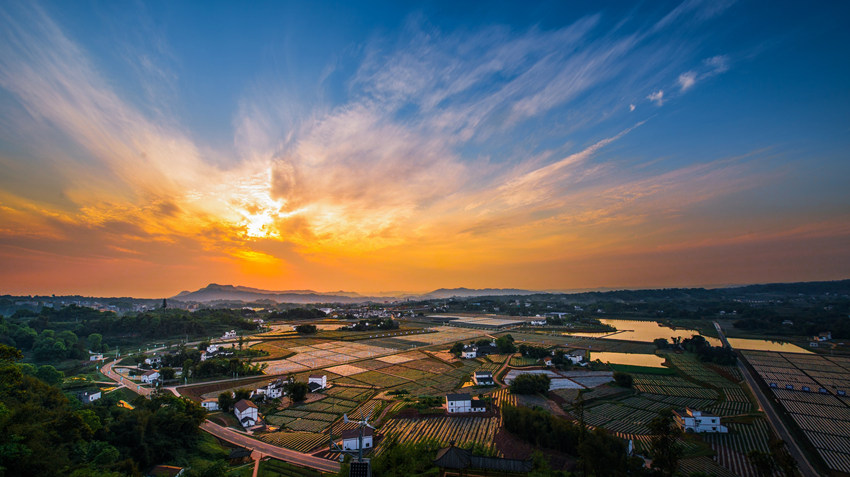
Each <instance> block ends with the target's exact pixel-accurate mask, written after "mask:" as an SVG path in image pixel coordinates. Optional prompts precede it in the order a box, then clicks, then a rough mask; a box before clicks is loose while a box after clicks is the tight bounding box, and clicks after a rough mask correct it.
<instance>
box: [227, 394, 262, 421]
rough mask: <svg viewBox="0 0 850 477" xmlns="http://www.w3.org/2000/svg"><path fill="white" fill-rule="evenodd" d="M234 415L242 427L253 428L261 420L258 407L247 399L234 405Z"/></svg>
mask: <svg viewBox="0 0 850 477" xmlns="http://www.w3.org/2000/svg"><path fill="white" fill-rule="evenodd" d="M233 414H235V415H236V419H237V420H238V421H239V423H240V424H242V427H252V426H254V425H256V424H257V421H259V420H260V418H259V410H258V409H257V405H256V404H254V403H252V402H251V401H249V400H247V399H241V400H239V402H237V403H236V404H234V405H233Z"/></svg>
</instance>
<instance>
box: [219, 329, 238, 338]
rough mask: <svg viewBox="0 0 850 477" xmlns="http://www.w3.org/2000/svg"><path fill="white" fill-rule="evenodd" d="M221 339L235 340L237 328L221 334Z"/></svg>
mask: <svg viewBox="0 0 850 477" xmlns="http://www.w3.org/2000/svg"><path fill="white" fill-rule="evenodd" d="M221 339H223V340H234V339H236V330H230V331H227V332H225V333H224V334H223V335H222V336H221Z"/></svg>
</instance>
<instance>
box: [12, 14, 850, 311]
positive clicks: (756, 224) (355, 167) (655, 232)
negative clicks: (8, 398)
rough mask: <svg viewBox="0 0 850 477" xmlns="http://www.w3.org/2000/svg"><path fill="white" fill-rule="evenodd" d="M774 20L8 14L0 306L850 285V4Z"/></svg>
mask: <svg viewBox="0 0 850 477" xmlns="http://www.w3.org/2000/svg"><path fill="white" fill-rule="evenodd" d="M759 7H760V6H759V5H753V4H746V3H743V2H734V1H720V2H716V1H704V2H701V1H684V2H658V3H651V4H648V5H641V6H633V5H632V4H631V3H626V2H623V3H619V4H618V3H611V4H606V5H599V4H596V3H595V2H575V3H572V2H571V3H569V4H561V3H557V2H544V3H541V4H538V5H536V6H533V7H531V8H529V7H525V6H522V5H518V4H512V3H496V4H493V5H465V6H464V5H460V6H459V5H455V4H452V3H449V2H445V3H421V4H419V3H417V4H404V5H399V4H395V3H391V2H386V3H384V2H374V3H368V4H356V5H355V4H347V3H322V4H299V3H294V2H293V3H289V2H281V3H277V2H272V3H259V4H256V5H253V6H252V8H243V7H240V6H237V5H233V4H228V3H212V4H206V3H203V4H201V3H194V2H182V3H179V4H173V3H169V2H150V3H147V2H146V3H144V4H134V5H130V6H128V5H124V4H112V3H109V2H92V3H87V4H84V5H83V4H71V3H67V2H54V1H44V2H6V3H5V4H4V5H3V6H0V39H2V45H0V117H2V123H0V124H1V125H0V131H1V132H2V135H0V168H2V170H3V173H2V174H0V294H11V295H51V294H56V295H85V296H133V297H151V298H156V297H170V296H173V295H175V294H177V293H179V292H180V291H183V290H197V289H199V288H202V287H205V286H207V285H208V284H210V283H218V284H231V285H235V286H246V287H253V288H258V289H265V290H293V289H310V290H315V291H318V292H332V291H339V290H343V291H347V292H356V293H360V294H362V295H369V294H376V293H384V292H393V293H394V292H395V291H399V292H410V293H425V292H428V291H431V290H435V289H440V288H457V287H466V288H517V289H525V290H546V291H550V290H564V291H568V290H592V289H648V288H678V287H722V286H727V285H737V284H756V283H783V282H808V281H829V280H841V279H846V278H848V277H850V273H848V272H850V247H848V245H850V207H848V204H850V188H848V187H847V178H848V177H850V160H849V159H850V157H848V155H849V154H850V115H848V113H847V111H848V110H850V88H848V86H847V85H850V31H848V30H847V29H846V28H844V25H843V22H842V19H844V18H847V16H848V13H850V7H848V5H846V4H824V5H820V8H816V9H803V8H802V7H801V6H799V5H797V4H795V3H791V2H789V3H787V4H772V5H771V8H759ZM842 38H843V40H842Z"/></svg>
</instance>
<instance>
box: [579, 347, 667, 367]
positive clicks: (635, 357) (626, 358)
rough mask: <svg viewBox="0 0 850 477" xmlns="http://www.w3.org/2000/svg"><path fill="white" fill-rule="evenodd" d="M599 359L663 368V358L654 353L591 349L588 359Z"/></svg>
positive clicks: (614, 362)
mask: <svg viewBox="0 0 850 477" xmlns="http://www.w3.org/2000/svg"><path fill="white" fill-rule="evenodd" d="M597 359H598V360H600V361H602V362H603V363H610V364H624V365H628V366H643V367H647V368H663V367H664V358H663V357H661V356H656V355H654V354H638V353H613V352H608V351H600V352H597V351H592V352H591V353H590V360H591V361H596V360H597Z"/></svg>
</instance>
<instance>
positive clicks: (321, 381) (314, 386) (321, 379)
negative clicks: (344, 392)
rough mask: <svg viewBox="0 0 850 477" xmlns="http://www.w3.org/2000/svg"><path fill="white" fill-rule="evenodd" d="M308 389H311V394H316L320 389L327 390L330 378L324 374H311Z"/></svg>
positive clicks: (308, 379)
mask: <svg viewBox="0 0 850 477" xmlns="http://www.w3.org/2000/svg"><path fill="white" fill-rule="evenodd" d="M307 387H309V388H310V392H311V393H314V392H316V391H318V390H319V389H325V388H326V387H328V377H327V376H325V375H324V374H311V375H310V377H309V378H307Z"/></svg>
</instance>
